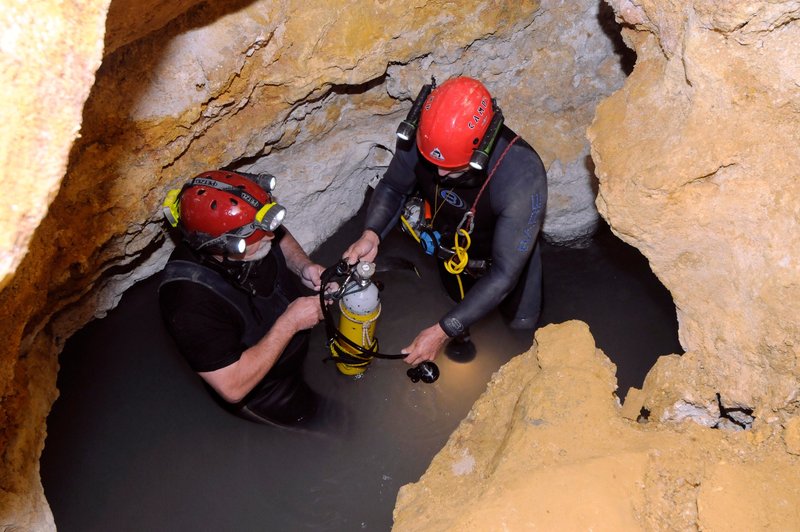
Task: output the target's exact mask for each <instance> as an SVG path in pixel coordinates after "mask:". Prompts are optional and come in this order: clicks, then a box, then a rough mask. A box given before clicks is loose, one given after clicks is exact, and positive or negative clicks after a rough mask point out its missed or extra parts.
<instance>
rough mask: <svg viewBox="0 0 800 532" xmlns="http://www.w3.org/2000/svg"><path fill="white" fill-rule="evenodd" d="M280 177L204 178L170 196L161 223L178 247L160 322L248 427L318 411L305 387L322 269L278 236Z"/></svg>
mask: <svg viewBox="0 0 800 532" xmlns="http://www.w3.org/2000/svg"><path fill="white" fill-rule="evenodd" d="M273 187H274V177H273V176H271V175H269V174H259V175H253V174H243V173H241V172H239V173H235V172H227V171H211V172H204V173H202V174H199V175H198V176H196V177H194V178H193V179H191V180H189V181H188V182H187V183H186V184H185V185H184V186H183V188H181V189H179V190H178V189H176V190H172V191H170V193H169V194H168V195H167V199H166V200H165V202H164V214H165V217H166V218H167V220H168V221H169V222H170V224H171V225H172V226H173V227H176V228H178V229H180V232H181V234H182V237H183V238H182V241H181V242H180V243H179V244H178V246H177V247H176V249H175V251H174V252H173V254H172V256H171V257H170V260H169V262H168V263H167V265H166V267H165V270H164V276H163V280H162V283H161V286H160V287H159V301H160V305H161V310H162V315H163V318H164V321H165V323H166V326H167V329H168V330H169V332H170V334H171V335H172V337H173V338H174V339H175V342H176V343H177V345H178V348H179V350H180V351H181V353H182V354H183V356H184V357H185V358H186V360H187V361H188V362H189V365H190V366H191V368H192V369H193V370H194V371H195V372H197V374H198V375H200V377H202V379H203V380H204V381H205V382H206V383H207V384H208V385H209V386H210V388H211V389H212V390H213V392H214V395H215V397H217V398H218V399H221V401H220V403H221V404H223V406H225V407H226V408H227V409H229V410H231V411H232V412H233V413H235V414H237V415H239V416H241V417H244V418H246V419H250V420H252V421H257V422H262V423H269V424H277V425H281V426H288V425H296V424H297V423H299V422H301V421H304V420H307V419H309V418H310V417H311V416H312V415H313V414H314V412H315V410H316V408H317V396H316V394H315V393H314V392H313V391H312V390H311V389H310V388H309V387H308V385H307V384H306V383H305V381H304V380H303V377H302V371H303V360H304V358H305V355H306V352H307V351H308V338H307V336H308V335H307V331H308V329H310V328H312V327H313V326H314V325H316V324H317V323H318V322H319V321H320V320H321V319H322V311H321V309H320V305H319V298H318V297H317V296H305V297H302V296H300V293H299V291H298V288H297V286H296V285H295V283H294V279H293V278H292V274H294V275H296V276H297V277H298V278H299V279H300V281H301V282H302V283H303V284H304V285H306V286H307V287H309V288H311V289H314V290H319V288H320V274H321V273H322V271H323V267H322V266H320V265H319V264H315V263H314V262H312V261H311V260H310V259H309V258H308V256H307V255H306V253H305V252H304V251H303V249H302V248H301V247H300V245H299V244H298V242H297V241H296V240H295V239H294V237H293V236H292V235H291V233H289V231H288V230H286V229H285V228H283V227H282V226H281V223H282V220H283V217H284V215H285V212H286V211H285V209H284V208H283V207H281V206H280V205H278V204H277V203H276V202H275V200H274V198H273V196H272V193H271V191H272V188H273Z"/></svg>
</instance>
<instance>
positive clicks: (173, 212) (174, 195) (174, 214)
mask: <svg viewBox="0 0 800 532" xmlns="http://www.w3.org/2000/svg"><path fill="white" fill-rule="evenodd" d="M180 193H181V189H179V188H174V189H172V190H170V191H169V192H167V196H166V197H165V198H164V202H163V203H162V204H161V208H162V212H163V213H164V218H166V219H167V221H168V222H169V224H170V225H171V226H172V227H177V226H178V220H180V219H181V204H180V201H179V198H178V196H179V195H180Z"/></svg>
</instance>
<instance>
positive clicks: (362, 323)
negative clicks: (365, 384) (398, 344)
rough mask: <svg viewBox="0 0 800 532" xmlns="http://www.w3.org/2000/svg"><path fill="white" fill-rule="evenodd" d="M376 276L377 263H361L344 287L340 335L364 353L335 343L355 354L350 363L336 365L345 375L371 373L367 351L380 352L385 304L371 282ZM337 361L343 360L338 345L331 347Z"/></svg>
mask: <svg viewBox="0 0 800 532" xmlns="http://www.w3.org/2000/svg"><path fill="white" fill-rule="evenodd" d="M374 273H375V264H374V263H372V262H359V263H358V264H357V265H356V267H355V268H354V272H353V276H352V277H351V278H350V280H348V281H347V284H346V285H345V286H344V287H343V291H342V294H343V295H342V298H341V299H340V300H339V310H340V311H341V313H340V317H339V332H340V334H341V335H342V336H344V337H345V338H346V339H347V340H349V341H350V342H352V343H353V344H356V345H359V346H361V347H362V348H363V350H358V349H355V348H354V347H352V346H350V345H348V343H347V342H340V341H339V340H334V342H333V343H334V344H336V345H335V347H337V348H338V349H339V350H341V351H344V352H346V353H348V354H349V355H351V357H349V360H348V362H347V363H345V362H336V367H337V368H338V370H339V371H340V372H341V373H343V374H345V375H359V374H361V373H364V372H365V371H366V370H367V366H368V365H369V363H370V362H372V356H369V355H368V354H366V353H364V351H377V343H378V342H377V340H376V339H375V322H376V320H377V319H378V316H379V315H380V313H381V302H380V298H379V297H378V292H379V290H378V287H377V286H376V285H375V283H373V282H372V281H371V280H370V279H371V278H372V275H373V274H374ZM331 352H332V353H333V354H334V357H333V358H334V360H336V359H337V358H340V357H339V356H338V355H337V353H336V351H335V349H334V346H333V345H332V346H331Z"/></svg>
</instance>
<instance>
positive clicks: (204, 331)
mask: <svg viewBox="0 0 800 532" xmlns="http://www.w3.org/2000/svg"><path fill="white" fill-rule="evenodd" d="M277 240H278V239H277V238H276V240H274V241H273V246H276V245H278V242H277ZM171 259H180V260H186V261H192V262H197V263H201V264H203V265H205V266H208V267H211V268H212V269H214V270H216V271H218V272H220V273H222V274H223V277H225V278H227V279H229V280H231V281H232V284H234V285H235V286H237V287H238V288H240V289H241V290H243V291H246V292H253V291H254V292H255V293H258V294H259V295H262V296H268V295H269V294H271V293H272V290H273V287H274V286H275V278H276V273H277V264H276V258H275V256H274V253H272V252H270V253H269V254H268V255H267V256H266V257H264V258H263V259H261V260H260V261H255V262H233V261H229V262H228V263H227V264H226V265H225V266H223V265H221V264H215V262H214V259H211V258H208V259H205V260H203V259H202V258H200V257H198V256H197V255H196V254H195V253H193V252H192V251H191V250H190V249H189V248H188V247H187V246H185V245H184V244H181V245H179V246H178V247H177V248H176V249H175V251H174V252H173V255H172V257H171ZM159 303H160V305H161V313H162V316H164V321H165V323H166V326H167V328H168V329H169V332H170V334H171V335H172V337H173V338H174V339H175V342H176V344H177V345H178V349H179V350H180V351H181V353H182V354H183V355H184V357H185V358H186V360H187V361H188V362H189V365H190V367H191V368H192V369H193V370H194V371H196V372H207V371H215V370H218V369H221V368H224V367H226V366H229V365H230V364H233V363H234V362H236V361H238V360H239V358H240V357H241V356H242V352H243V351H245V350H246V349H247V348H248V347H250V346H249V345H246V344H245V343H244V342H243V341H242V337H243V335H244V328H245V324H244V321H243V320H242V316H241V314H240V313H239V312H238V311H237V310H236V309H235V308H234V307H233V306H231V305H230V304H229V303H228V302H227V301H226V300H225V299H223V298H221V297H220V296H219V295H217V294H216V293H215V292H214V291H213V290H211V289H210V288H208V287H206V286H203V285H201V284H198V283H194V282H190V281H173V282H170V283H167V284H165V285H163V286H162V287H161V289H160V291H159Z"/></svg>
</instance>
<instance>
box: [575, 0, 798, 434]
mask: <svg viewBox="0 0 800 532" xmlns="http://www.w3.org/2000/svg"><path fill="white" fill-rule="evenodd" d="M609 3H610V4H611V5H612V6H613V7H614V9H615V11H616V12H617V13H618V16H619V17H620V18H621V20H622V22H623V23H624V24H626V25H627V26H628V29H626V30H625V32H624V36H625V38H626V41H627V42H628V43H629V44H630V45H631V46H632V47H634V48H635V51H636V55H637V58H638V59H637V62H636V66H635V68H634V70H633V73H632V74H631V76H630V77H629V79H628V80H627V82H626V84H625V86H624V87H623V89H622V90H620V91H618V92H617V93H615V94H614V95H613V96H612V97H610V98H609V99H607V100H606V101H605V102H603V104H602V105H601V106H599V107H598V110H597V116H596V118H595V121H594V123H593V124H592V126H591V127H590V129H589V137H590V139H591V142H592V158H593V159H594V162H595V164H596V165H597V175H598V178H599V180H600V188H599V196H598V200H597V205H598V208H599V210H600V212H601V213H602V215H603V217H604V218H605V219H606V220H608V222H609V223H610V225H611V227H612V229H613V230H614V232H615V233H616V234H617V235H618V236H620V237H621V238H622V239H624V240H625V241H627V242H628V243H630V244H632V245H633V246H635V247H637V248H638V249H639V250H640V251H641V252H642V253H643V254H644V255H645V256H646V257H647V258H648V260H649V261H650V265H651V267H652V269H653V271H654V272H655V274H656V275H657V276H658V277H659V279H660V280H661V281H662V282H663V283H664V285H665V286H666V287H667V288H668V289H669V290H670V292H671V293H672V296H673V298H674V300H675V304H676V307H677V318H678V323H679V326H680V340H681V344H682V345H683V347H684V349H685V351H686V354H685V355H683V357H681V358H680V359H678V360H670V361H669V363H668V364H666V363H665V365H664V366H663V367H662V368H659V369H658V370H657V371H661V372H666V371H667V366H668V367H669V373H670V374H671V375H672V377H668V376H665V375H664V376H663V378H662V377H655V378H653V379H652V384H651V385H646V386H645V390H644V391H645V393H646V395H647V396H648V399H647V406H648V408H649V409H651V410H652V411H653V413H654V415H656V416H659V417H667V418H674V419H677V418H680V417H685V416H688V417H693V418H696V419H697V418H706V419H707V420H709V421H713V418H714V417H715V416H716V417H718V416H719V412H718V410H719V409H720V408H721V409H723V410H726V411H728V410H738V411H742V412H744V411H751V412H752V415H753V416H754V417H755V419H761V420H767V421H768V420H769V419H770V418H771V417H772V416H774V412H776V411H781V410H782V409H786V408H789V407H790V405H792V404H795V403H796V401H797V392H798V389H799V388H800V382H798V378H800V364H798V361H800V348H799V347H798V346H800V321H798V319H799V317H800V251H798V250H800V230H799V229H800V202H799V201H798V198H800V179H798V175H799V174H798V168H800V151H799V150H798V149H797V146H798V140H800V103H798V102H799V101H800V100H798V98H797V95H798V86H800V63H798V62H797V60H796V51H797V49H798V47H799V46H800V23H798V20H797V19H798V17H800V10H799V9H798V4H797V2H767V1H757V2H750V1H741V0H738V1H734V2H718V1H702V2H688V3H687V2H681V3H678V4H675V3H671V4H670V3H665V2H658V1H654V0H644V1H641V2H636V3H632V2H628V1H626V0H611V1H610V2H609ZM676 376H680V379H678V380H675V379H674V378H673V377H676ZM692 410H694V411H693V412H692Z"/></svg>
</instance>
